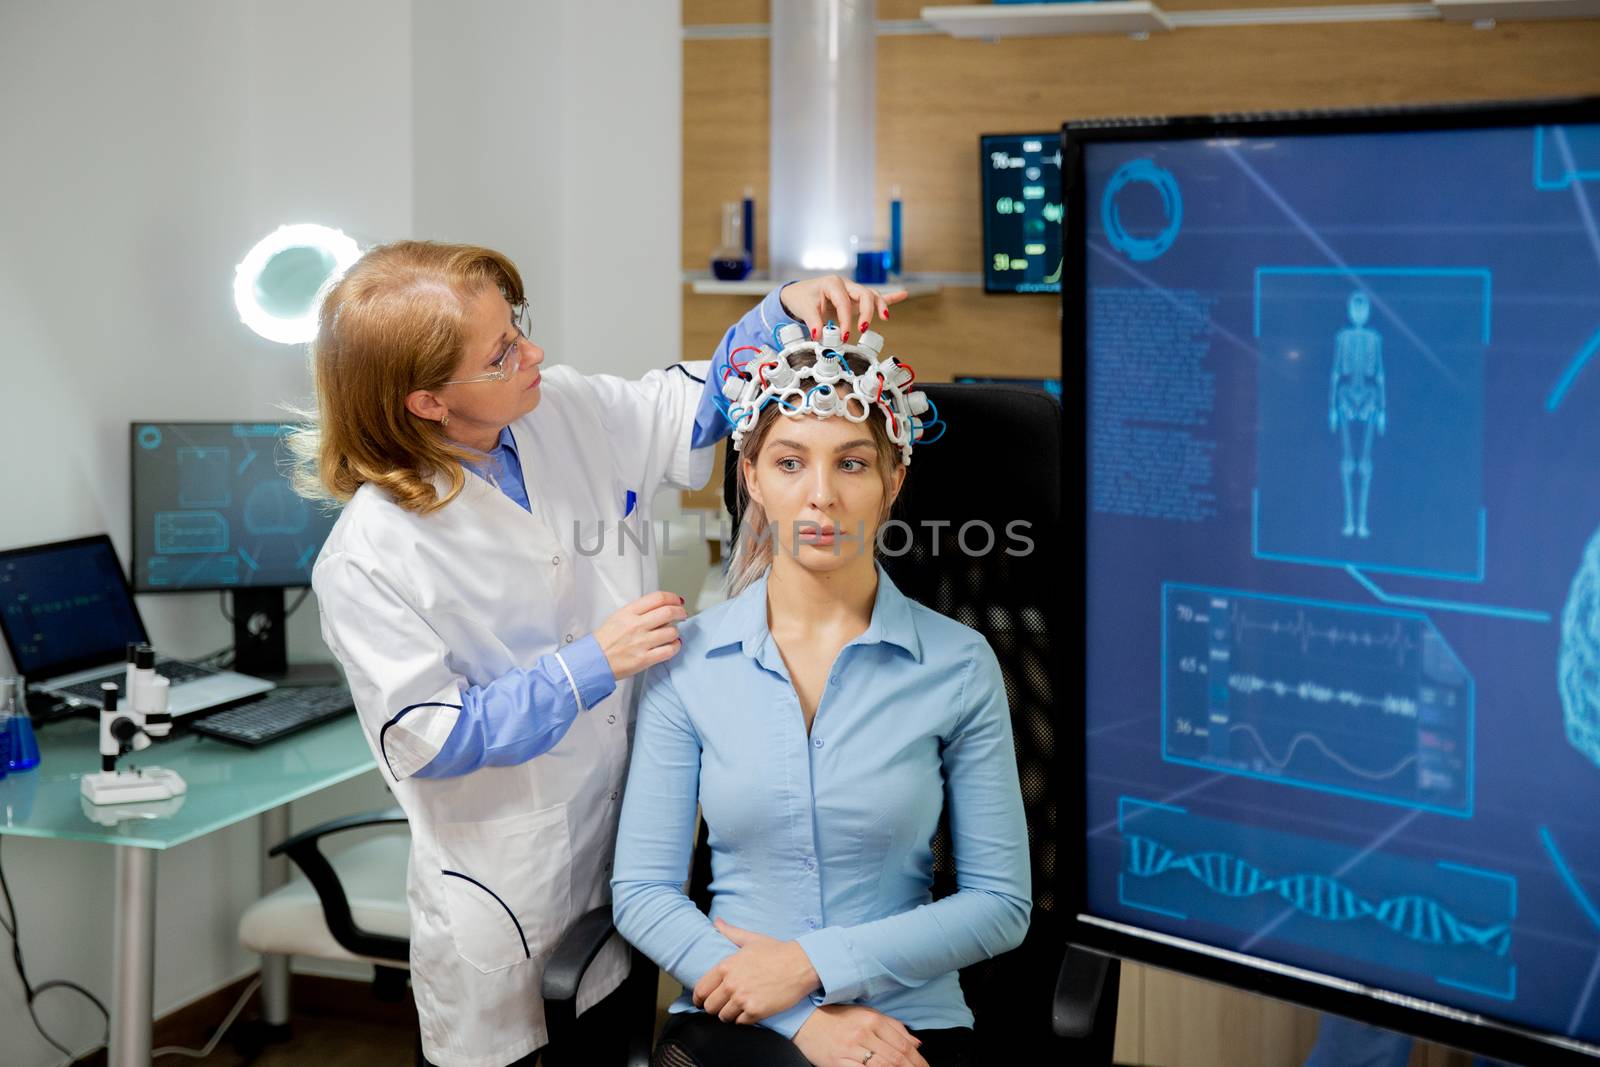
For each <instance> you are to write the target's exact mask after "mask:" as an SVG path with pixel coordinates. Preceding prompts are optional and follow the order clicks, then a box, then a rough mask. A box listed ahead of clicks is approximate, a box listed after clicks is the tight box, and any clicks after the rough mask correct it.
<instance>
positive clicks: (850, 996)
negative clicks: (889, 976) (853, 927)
mask: <svg viewBox="0 0 1600 1067" xmlns="http://www.w3.org/2000/svg"><path fill="white" fill-rule="evenodd" d="M796 943H797V944H798V945H799V946H800V948H801V949H802V950H803V951H804V952H805V954H806V957H807V958H808V959H810V960H811V968H812V970H814V971H816V972H817V978H818V980H819V981H821V983H822V999H821V1003H823V1004H843V1003H846V1002H848V1001H852V1000H857V999H859V998H860V997H861V996H863V995H864V994H865V992H866V990H865V989H864V988H863V986H864V984H865V983H864V982H863V980H862V975H861V968H860V967H858V966H856V961H855V957H854V956H853V955H851V952H850V937H849V935H848V934H847V933H845V931H844V929H843V928H841V927H837V926H825V927H823V928H822V929H821V930H813V931H811V932H810V933H807V934H802V935H800V937H799V938H797V939H796Z"/></svg>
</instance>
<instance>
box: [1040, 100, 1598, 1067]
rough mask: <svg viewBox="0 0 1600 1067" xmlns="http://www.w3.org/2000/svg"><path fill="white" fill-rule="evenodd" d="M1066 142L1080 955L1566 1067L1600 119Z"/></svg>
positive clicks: (1578, 901) (1480, 110)
mask: <svg viewBox="0 0 1600 1067" xmlns="http://www.w3.org/2000/svg"><path fill="white" fill-rule="evenodd" d="M1064 146H1065V147H1064V157H1063V162H1064V165H1065V175H1066V177H1065V181H1066V186H1067V197H1066V203H1067V210H1068V221H1067V231H1066V232H1067V234H1068V241H1067V249H1066V289H1065V294H1064V322H1063V352H1064V371H1065V372H1066V373H1067V374H1070V375H1073V376H1074V379H1075V381H1074V385H1075V386H1076V385H1077V384H1080V383H1081V386H1082V387H1081V388H1073V389H1072V390H1070V392H1071V395H1072V396H1073V397H1074V400H1073V403H1072V405H1071V408H1070V410H1069V412H1068V413H1069V415H1070V416H1074V417H1075V418H1076V419H1077V420H1078V421H1081V427H1082V432H1081V434H1075V435H1068V441H1069V445H1068V447H1069V448H1071V449H1073V450H1074V452H1075V455H1072V456H1069V457H1068V462H1067V463H1066V464H1065V467H1066V469H1067V470H1068V471H1072V472H1074V473H1073V474H1072V475H1070V477H1073V478H1074V479H1075V482H1074V484H1071V485H1069V486H1068V487H1067V490H1066V492H1067V496H1068V498H1069V499H1075V500H1076V501H1078V507H1079V509H1080V514H1081V517H1082V527H1081V529H1082V531H1083V535H1082V536H1083V541H1082V542H1081V543H1075V544H1073V545H1070V546H1068V548H1069V551H1071V552H1074V553H1076V552H1078V551H1081V552H1082V561H1083V565H1082V567H1081V568H1073V569H1072V573H1073V574H1074V575H1075V578H1074V579H1073V580H1074V583H1075V586H1074V587H1073V588H1069V589H1068V590H1067V594H1068V596H1069V598H1071V600H1072V602H1081V603H1082V605H1083V614H1082V623H1081V630H1075V631H1074V632H1073V633H1071V634H1070V635H1068V640H1069V642H1070V644H1071V646H1072V648H1073V650H1074V654H1075V655H1078V656H1080V657H1081V658H1080V659H1079V660H1078V663H1077V665H1078V666H1079V667H1080V669H1081V678H1082V698H1083V708H1084V716H1085V721H1084V730H1083V733H1082V735H1081V748H1079V749H1078V750H1077V751H1076V752H1074V753H1073V754H1072V755H1071V757H1070V759H1069V771H1068V773H1069V774H1070V773H1077V774H1081V775H1082V780H1083V782H1084V787H1083V791H1082V793H1081V807H1079V808H1078V810H1076V811H1072V812H1068V813H1067V817H1066V819H1065V821H1064V824H1063V825H1064V826H1066V827H1067V830H1066V833H1067V834H1068V837H1067V840H1066V847H1067V849H1068V850H1069V854H1072V855H1076V857H1077V862H1078V863H1079V864H1080V867H1079V868H1078V869H1080V870H1081V871H1082V876H1081V881H1080V882H1078V883H1077V884H1076V886H1075V893H1076V895H1077V899H1076V900H1075V901H1073V902H1072V905H1071V907H1072V911H1073V913H1074V915H1075V919H1074V926H1073V932H1072V938H1073V940H1074V941H1075V942H1077V943H1080V944H1083V945H1086V946H1088V947H1091V948H1095V949H1100V950H1102V951H1107V952H1110V953H1114V954H1116V955H1120V956H1123V957H1126V958H1129V959H1135V960H1142V961H1146V962H1149V963H1153V964H1156V965H1159V966H1164V967H1169V968H1173V969H1176V970H1181V971H1186V972H1189V973H1192V974H1196V975H1199V976H1201V977H1205V978H1210V979H1213V980H1217V981H1223V982H1227V983H1230V984H1234V985H1237V986H1241V987H1244V988H1247V989H1253V990H1256V991H1259V992H1265V993H1269V994H1272V995H1275V996H1281V997H1284V998H1287V999H1292V1000H1296V1001H1299V1002H1301V1003H1304V1004H1308V1005H1310V1006H1313V1007H1316V1008H1320V1009H1324V1010H1328V1011H1332V1012H1336V1013H1339V1014H1343V1015H1347V1016H1352V1017H1355V1018H1358V1019H1362V1020H1365V1021H1368V1022H1371V1023H1373V1024H1376V1025H1381V1026H1385V1027H1389V1028H1392V1029H1396V1030H1402V1031H1406V1032H1409V1033H1414V1034H1419V1035H1421V1036H1424V1037H1428V1038H1431V1039H1435V1040H1439V1041H1442V1042H1445V1043H1447V1044H1453V1045H1457V1046H1460V1047H1463V1048H1467V1049H1471V1050H1474V1051H1477V1052H1481V1053H1483V1054H1486V1055H1491V1056H1496V1057H1499V1058H1502V1059H1506V1060H1511V1061H1514V1062H1518V1063H1540V1064H1550V1063H1558V1062H1565V1061H1568V1060H1572V1061H1574V1062H1576V1061H1579V1060H1582V1061H1584V1062H1590V1061H1589V1060H1588V1057H1591V1056H1596V1055H1600V822H1597V821H1596V819H1595V817H1594V812H1595V811H1596V810H1600V458H1597V457H1600V419H1597V418H1596V417H1595V412H1596V410H1597V408H1600V359H1596V358H1594V357H1596V355H1597V353H1600V100H1594V99H1591V100H1583V101H1564V102H1548V103H1539V104H1521V105H1508V106H1479V107H1473V108H1464V109H1454V108H1452V109H1413V110H1408V111H1379V112H1363V113H1359V114H1325V113H1324V114H1317V115H1310V116H1280V117H1273V116H1266V117H1249V118H1245V117H1227V116H1222V117H1209V118H1186V119H1158V120H1150V121H1140V122H1121V123H1106V124H1093V123H1085V124H1069V125H1068V126H1067V127H1066V129H1065V131H1064ZM1069 421H1071V420H1069ZM1077 472H1081V473H1077ZM1075 736H1076V735H1075Z"/></svg>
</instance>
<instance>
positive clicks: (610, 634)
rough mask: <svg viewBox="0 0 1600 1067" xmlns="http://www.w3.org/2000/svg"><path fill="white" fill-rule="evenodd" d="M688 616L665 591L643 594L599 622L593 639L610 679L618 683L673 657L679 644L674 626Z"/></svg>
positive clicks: (679, 602) (678, 599) (679, 600)
mask: <svg viewBox="0 0 1600 1067" xmlns="http://www.w3.org/2000/svg"><path fill="white" fill-rule="evenodd" d="M688 617H689V613H688V612H687V611H685V610H684V609H683V597H681V596H679V595H678V594H676V593H669V592H667V591H665V590H662V591H660V592H656V593H646V594H645V595H644V596H642V597H640V598H639V599H638V600H635V601H634V602H633V603H631V604H624V605H623V606H622V607H621V608H618V609H617V611H616V613H615V614H613V615H612V616H611V617H610V618H609V619H607V620H606V621H605V622H603V623H601V624H600V628H599V629H598V630H596V631H595V632H594V639H595V640H596V641H598V642H599V643H600V651H601V652H603V653H605V657H606V662H607V663H609V664H610V665H611V674H612V676H613V677H615V678H616V679H617V681H619V682H620V681H622V679H624V678H627V677H629V676H631V675H635V674H638V673H639V672H640V671H642V670H645V669H646V668H648V667H654V666H655V665H656V664H657V663H662V662H665V661H666V660H669V659H671V658H672V657H673V656H675V655H677V654H678V649H679V648H681V647H682V642H681V641H679V640H678V628H677V626H676V625H674V624H675V623H680V622H682V621H683V620H684V619H687V618H688Z"/></svg>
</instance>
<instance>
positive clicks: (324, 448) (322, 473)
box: [289, 241, 524, 515]
mask: <svg viewBox="0 0 1600 1067" xmlns="http://www.w3.org/2000/svg"><path fill="white" fill-rule="evenodd" d="M485 288H494V289H496V290H498V291H499V293H500V295H501V296H504V297H505V298H506V301H507V302H508V303H509V304H511V305H512V306H513V307H516V306H517V305H519V304H521V303H522V302H523V299H524V294H523V289H522V276H521V275H520V274H518V273H517V268H516V266H515V265H513V264H512V262H511V260H509V259H507V258H506V257H505V256H504V255H502V254H501V253H499V252H496V251H494V250H492V249H488V248H480V247H478V246H477V245H453V244H437V243H435V242H432V241H397V242H395V243H394V244H387V245H380V246H378V247H377V248H373V249H371V250H370V251H368V252H367V253H366V255H364V256H362V257H361V258H360V259H359V260H357V261H356V264H355V265H354V266H353V267H351V268H350V269H349V271H347V272H346V273H345V275H344V277H342V278H340V279H339V280H338V281H337V282H336V283H335V284H334V285H333V286H332V287H331V288H330V289H329V290H328V292H327V295H326V296H324V297H323V300H322V308H321V312H320V315H319V321H318V327H317V337H316V340H315V341H313V342H312V345H311V368H312V376H313V380H314V382H315V388H316V409H315V411H313V412H308V413H304V414H305V415H306V417H307V419H308V421H309V425H308V426H306V427H305V428H303V429H300V430H297V431H295V432H294V433H292V434H291V435H290V437H289V448H290V452H291V454H292V456H293V459H294V469H293V471H292V472H291V474H290V479H291V481H292V483H293V485H294V487H295V491H296V492H298V493H299V494H300V495H301V496H304V497H307V498H310V499H313V500H321V501H325V502H328V503H337V504H343V503H345V502H347V501H348V500H349V499H350V498H351V497H352V496H354V495H355V492H356V490H357V489H360V488H361V486H362V485H364V484H366V483H368V482H371V483H373V484H374V485H376V486H378V487H379V488H380V489H382V490H384V491H385V492H386V493H388V494H389V496H390V497H392V498H393V499H394V501H395V503H397V504H399V505H400V506H401V507H402V508H405V509H406V510H407V511H414V512H418V513H421V514H424V515H425V514H428V513H429V512H432V511H437V510H438V509H439V508H442V507H444V506H445V505H446V504H448V503H449V502H450V501H452V500H454V499H455V498H456V495H457V494H459V493H460V492H461V489H462V487H463V486H464V485H465V484H466V472H465V471H464V470H463V469H462V466H461V464H462V461H463V460H466V459H470V458H472V456H471V454H470V453H468V452H466V451H464V450H463V449H462V448H461V447H460V446H459V445H456V444H454V443H453V442H451V441H450V440H449V439H448V438H447V437H446V436H445V435H444V432H443V430H442V429H441V427H440V425H439V424H438V423H436V422H434V421H432V420H429V419H423V418H419V417H418V416H416V415H413V414H412V413H411V412H410V411H409V410H407V408H406V396H407V395H408V394H410V393H411V392H413V391H415V390H418V389H438V388H440V387H442V386H443V385H444V383H445V382H446V381H447V380H449V378H450V377H451V375H452V374H454V373H455V369H456V365H457V363H458V362H459V360H460V358H461V353H462V349H463V346H464V345H465V343H466V317H467V303H468V302H469V301H470V300H471V299H472V298H473V297H475V296H477V295H478V294H479V293H481V292H482V291H483V290H484V289H485ZM439 474H443V475H445V476H446V477H447V478H449V479H450V489H449V491H448V492H446V493H445V494H444V495H443V496H440V495H439V493H438V491H437V490H436V489H435V488H434V485H433V478H434V477H435V476H437V475H439Z"/></svg>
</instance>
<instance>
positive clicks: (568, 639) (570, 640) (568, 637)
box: [567, 634, 572, 645]
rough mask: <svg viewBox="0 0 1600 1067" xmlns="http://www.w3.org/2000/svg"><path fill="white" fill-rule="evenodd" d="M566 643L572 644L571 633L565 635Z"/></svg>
mask: <svg viewBox="0 0 1600 1067" xmlns="http://www.w3.org/2000/svg"><path fill="white" fill-rule="evenodd" d="M567 644H569V645H570V644H572V635H571V634H568V635H567Z"/></svg>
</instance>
